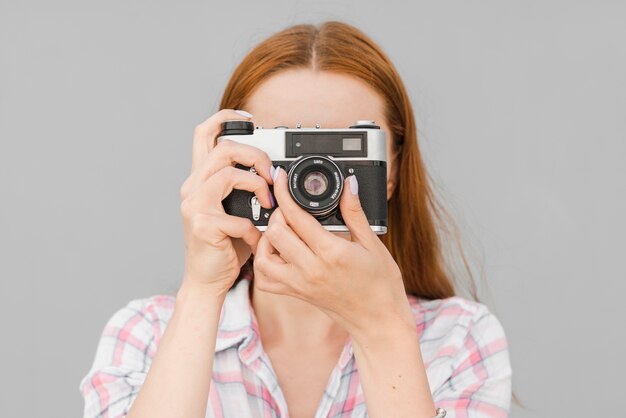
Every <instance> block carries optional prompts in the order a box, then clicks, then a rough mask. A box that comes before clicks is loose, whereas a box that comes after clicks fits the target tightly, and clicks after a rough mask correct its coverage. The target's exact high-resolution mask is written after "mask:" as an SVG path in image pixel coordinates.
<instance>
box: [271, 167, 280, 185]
mask: <svg viewBox="0 0 626 418" xmlns="http://www.w3.org/2000/svg"><path fill="white" fill-rule="evenodd" d="M279 172H280V166H278V167H275V169H274V174H272V181H273V182H274V183H276V179H277V178H278V173H279Z"/></svg>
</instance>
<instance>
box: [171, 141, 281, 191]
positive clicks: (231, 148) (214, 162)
mask: <svg viewBox="0 0 626 418" xmlns="http://www.w3.org/2000/svg"><path fill="white" fill-rule="evenodd" d="M235 163H239V164H242V165H244V166H246V167H254V170H255V171H256V173H257V174H259V175H260V176H261V177H262V178H263V179H264V180H265V181H266V182H267V183H269V184H272V175H271V173H270V169H271V167H272V161H271V160H270V158H269V156H268V155H267V154H266V153H265V151H262V150H260V149H259V148H257V147H254V146H251V145H246V144H240V143H238V142H235V141H231V140H228V139H225V140H223V141H220V142H219V143H218V144H217V145H216V146H215V148H213V150H212V151H211V152H210V153H209V154H208V155H207V157H206V158H205V159H204V160H203V161H202V162H201V166H200V167H199V168H198V169H196V171H194V172H193V173H191V175H190V176H189V178H188V179H187V180H186V181H185V184H183V187H182V188H181V197H182V198H184V197H185V195H189V194H191V193H193V192H194V191H195V190H196V189H197V188H198V187H200V186H201V185H202V183H204V182H205V181H206V180H207V179H208V178H209V177H211V176H212V175H213V174H215V173H216V172H218V171H219V170H221V169H222V168H224V167H228V166H234V165H235Z"/></svg>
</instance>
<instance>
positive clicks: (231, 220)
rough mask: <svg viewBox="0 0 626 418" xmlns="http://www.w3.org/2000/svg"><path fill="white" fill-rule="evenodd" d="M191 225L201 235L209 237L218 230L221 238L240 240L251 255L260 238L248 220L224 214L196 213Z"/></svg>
mask: <svg viewBox="0 0 626 418" xmlns="http://www.w3.org/2000/svg"><path fill="white" fill-rule="evenodd" d="M193 223H194V228H195V229H196V230H200V231H201V234H202V233H204V234H207V235H210V234H211V233H212V232H213V231H215V230H218V231H220V233H221V234H223V236H229V237H232V238H241V239H242V240H243V241H244V242H245V243H246V244H248V245H249V246H250V248H252V252H253V253H254V252H255V251H256V248H257V245H258V242H259V239H260V238H261V231H259V229H258V228H257V227H256V226H254V224H253V223H252V221H251V220H250V219H247V218H240V217H238V216H233V215H228V214H226V213H219V212H218V213H212V214H205V213H198V214H196V215H195V216H194V218H193Z"/></svg>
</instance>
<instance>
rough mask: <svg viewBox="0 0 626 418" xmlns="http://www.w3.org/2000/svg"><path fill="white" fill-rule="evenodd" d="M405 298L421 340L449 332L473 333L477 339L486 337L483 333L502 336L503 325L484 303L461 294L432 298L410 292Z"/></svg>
mask: <svg viewBox="0 0 626 418" xmlns="http://www.w3.org/2000/svg"><path fill="white" fill-rule="evenodd" d="M408 297H409V302H410V304H411V310H412V311H413V316H414V317H415V322H416V325H417V327H418V331H419V334H420V338H421V339H424V340H428V339H432V338H436V337H438V336H443V335H449V334H450V333H457V334H460V335H468V334H473V336H474V337H477V338H479V339H483V338H485V337H488V335H485V334H498V335H502V336H503V335H504V329H503V327H502V324H501V323H500V321H499V320H498V318H497V317H496V316H495V315H494V314H493V313H492V312H491V310H490V309H489V308H488V307H487V306H486V305H485V304H483V303H480V302H476V301H473V300H469V299H466V298H463V297H461V296H452V297H449V298H445V299H433V300H426V299H421V298H417V297H415V296H413V295H409V296H408ZM477 333H478V335H477Z"/></svg>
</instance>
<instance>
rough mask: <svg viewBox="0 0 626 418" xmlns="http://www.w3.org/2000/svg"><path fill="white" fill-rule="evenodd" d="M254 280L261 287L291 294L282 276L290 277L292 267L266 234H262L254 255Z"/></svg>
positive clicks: (272, 291)
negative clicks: (277, 252) (275, 248)
mask: <svg viewBox="0 0 626 418" xmlns="http://www.w3.org/2000/svg"><path fill="white" fill-rule="evenodd" d="M253 263H254V264H253V267H254V281H255V282H256V284H255V286H256V287H258V288H259V289H261V290H263V291H266V292H270V293H277V294H290V293H291V292H290V287H289V286H288V285H287V282H286V281H285V280H281V279H280V278H282V277H289V274H290V268H289V267H288V264H287V263H286V262H285V260H283V259H282V258H281V257H280V256H279V255H277V254H275V253H274V248H273V247H272V244H271V243H270V241H269V239H268V238H267V237H266V236H265V234H262V235H261V238H260V239H259V243H258V245H257V249H256V253H255V255H254V262H253Z"/></svg>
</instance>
